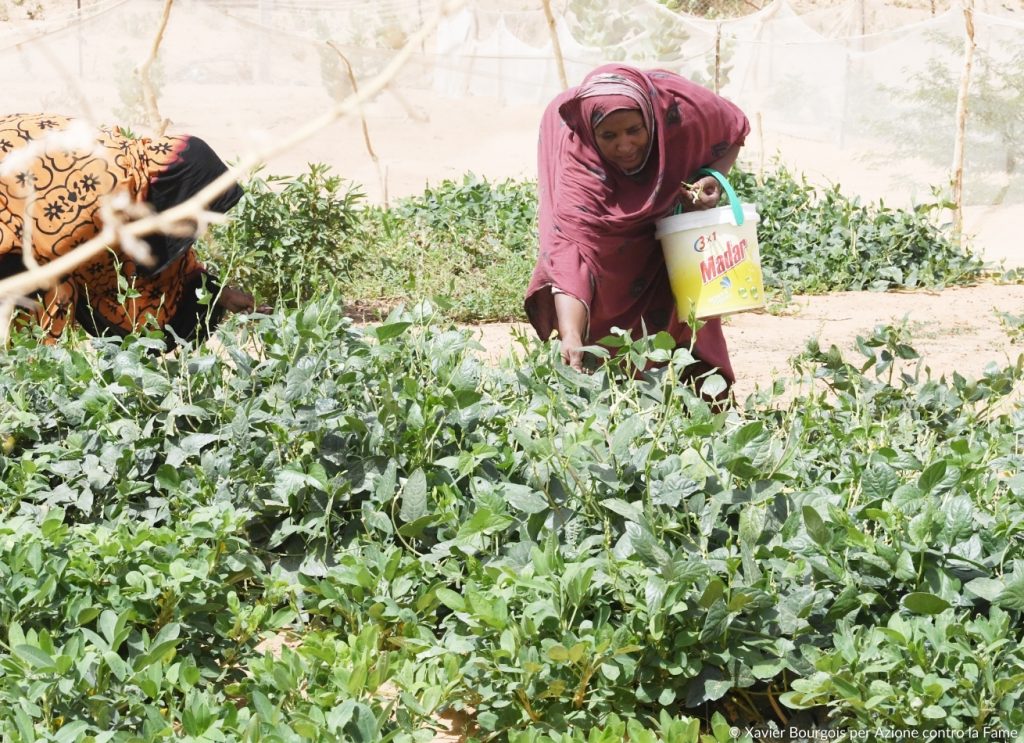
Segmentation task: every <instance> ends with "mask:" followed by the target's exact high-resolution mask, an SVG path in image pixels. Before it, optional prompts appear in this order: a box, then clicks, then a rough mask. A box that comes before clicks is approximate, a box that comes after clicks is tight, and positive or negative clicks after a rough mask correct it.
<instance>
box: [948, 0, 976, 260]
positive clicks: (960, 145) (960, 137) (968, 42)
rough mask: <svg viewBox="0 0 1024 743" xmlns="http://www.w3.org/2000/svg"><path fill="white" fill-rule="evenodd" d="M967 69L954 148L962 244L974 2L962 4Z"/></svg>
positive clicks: (956, 217)
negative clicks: (965, 151)
mask: <svg viewBox="0 0 1024 743" xmlns="http://www.w3.org/2000/svg"><path fill="white" fill-rule="evenodd" d="M963 9H964V34H965V36H964V68H963V71H962V72H961V73H960V92H959V93H958V94H957V98H956V142H955V144H954V145H953V204H954V212H953V234H954V235H956V236H957V239H959V240H961V242H962V241H963V225H964V149H965V146H964V145H965V140H966V138H967V100H968V92H969V91H970V87H971V65H972V63H973V61H974V47H975V46H976V45H975V42H974V0H963Z"/></svg>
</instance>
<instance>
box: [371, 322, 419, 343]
mask: <svg viewBox="0 0 1024 743" xmlns="http://www.w3.org/2000/svg"><path fill="white" fill-rule="evenodd" d="M411 325H412V323H411V322H393V323H390V324H388V325H379V326H377V327H376V328H374V329H373V334H374V335H375V336H376V337H377V340H381V341H388V340H391V339H392V338H397V337H398V336H400V335H401V334H402V333H404V332H405V331H406V330H408V329H409V327H410V326H411Z"/></svg>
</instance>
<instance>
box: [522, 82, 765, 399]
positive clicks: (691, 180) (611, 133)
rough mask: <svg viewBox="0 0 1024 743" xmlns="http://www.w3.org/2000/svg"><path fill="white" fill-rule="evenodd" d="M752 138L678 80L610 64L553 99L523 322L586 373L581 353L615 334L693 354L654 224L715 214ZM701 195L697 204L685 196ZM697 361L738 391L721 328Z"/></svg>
mask: <svg viewBox="0 0 1024 743" xmlns="http://www.w3.org/2000/svg"><path fill="white" fill-rule="evenodd" d="M749 130H750V124H749V122H748V121H747V117H746V116H745V115H744V114H743V112H742V111H740V109H739V108H737V107H736V106H735V105H734V104H732V103H730V102H729V101H727V100H725V99H724V98H721V97H719V96H718V95H716V94H715V93H713V92H711V91H710V90H708V89H707V88H704V87H702V86H700V85H697V84H696V83H693V82H691V81H689V80H686V79H685V78H682V77H680V76H679V75H676V74H674V73H671V72H666V71H662V70H652V71H648V72H642V71H640V70H636V69H633V68H631V67H626V66H623V65H605V66H603V67H599V68H598V69H596V70H594V71H593V72H591V73H590V74H589V75H588V76H587V77H586V79H585V80H584V81H583V84H582V85H580V86H578V87H575V88H570V89H569V90H567V91H565V92H564V93H562V94H560V95H559V96H557V97H556V98H555V100H554V101H552V102H551V104H550V105H549V106H548V108H547V110H546V111H545V113H544V116H543V118H542V120H541V127H540V143H539V158H538V161H539V162H538V170H539V173H538V175H539V178H538V187H539V195H540V214H539V231H540V252H539V255H538V258H537V265H536V267H535V268H534V272H533V277H532V279H531V281H530V285H529V288H528V290H527V294H526V302H525V305H526V313H527V316H528V317H529V319H530V322H531V323H532V324H533V327H534V328H535V329H536V330H537V333H538V334H539V335H540V337H541V338H544V339H548V338H550V337H551V335H552V333H553V332H554V331H555V330H557V331H558V336H559V337H560V339H561V342H562V357H563V359H564V360H565V362H566V363H568V364H570V365H571V366H573V367H574V368H576V369H582V367H583V353H582V351H581V350H580V348H581V346H584V345H587V344H588V343H595V342H597V341H599V340H601V339H602V338H603V337H605V336H607V335H609V334H610V332H611V329H612V328H613V327H617V328H622V329H624V330H629V331H630V332H631V333H632V337H633V338H637V337H639V336H640V335H641V333H642V332H643V331H644V329H646V332H648V333H650V334H654V333H657V332H658V331H662V330H664V331H667V332H668V333H670V334H671V335H672V337H673V338H674V339H675V341H676V344H677V345H679V346H684V347H689V345H690V328H689V326H688V325H687V324H686V322H685V318H683V319H682V320H681V319H680V318H679V317H678V315H677V312H676V306H675V301H674V299H673V296H672V290H671V287H670V285H669V280H668V271H667V269H666V267H665V260H664V258H663V256H662V252H661V246H660V244H659V242H658V241H657V240H656V239H655V236H654V225H655V222H656V221H657V220H658V219H661V218H662V217H664V216H666V215H668V214H671V213H672V212H673V211H674V210H675V209H676V208H677V207H678V206H681V207H682V209H683V210H693V209H708V208H711V207H714V206H717V204H718V200H719V198H720V197H721V186H720V185H719V183H718V181H717V180H715V179H714V178H713V177H712V176H703V177H702V176H700V175H699V173H698V171H699V170H700V169H701V168H705V167H708V168H712V169H714V170H717V171H719V172H721V173H726V172H728V171H729V169H730V168H731V167H732V165H733V163H734V162H735V161H736V157H737V155H738V154H739V150H740V147H741V146H742V145H743V141H744V139H745V138H746V135H747V133H748V132H749ZM683 183H688V184H694V185H696V186H697V188H698V190H697V191H696V193H697V197H696V199H694V198H693V197H692V196H691V195H690V193H689V192H688V191H687V190H686V189H684V188H683V187H682V184H683ZM693 352H694V356H695V357H696V358H697V359H698V360H699V361H700V362H702V363H701V364H700V365H699V366H700V367H702V369H700V370H697V369H694V370H691V371H694V372H700V371H705V370H707V369H711V368H715V369H717V370H718V373H719V374H721V375H722V376H723V377H724V378H725V379H726V380H727V381H728V383H729V384H730V385H731V384H732V383H733V382H734V381H735V377H734V375H733V370H732V365H731V364H730V363H729V351H728V348H727V347H726V343H725V337H724V336H723V335H722V326H721V322H720V320H718V319H711V320H707V321H706V322H705V323H704V325H703V326H702V327H701V328H700V330H699V331H698V333H697V340H696V343H695V345H694V349H693Z"/></svg>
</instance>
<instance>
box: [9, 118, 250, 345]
mask: <svg viewBox="0 0 1024 743" xmlns="http://www.w3.org/2000/svg"><path fill="white" fill-rule="evenodd" d="M0 157H2V160H0V279H2V278H6V277H8V276H11V275H13V274H15V273H18V272H20V271H23V270H25V266H24V261H23V256H22V252H23V250H24V245H23V236H24V235H25V226H26V221H25V220H26V219H30V220H31V223H30V224H29V227H30V230H29V238H30V240H31V248H32V255H33V256H34V258H35V260H36V261H37V262H38V263H40V264H43V263H47V262H48V261H51V260H53V259H54V258H57V257H59V256H62V255H64V254H66V253H67V252H68V251H71V250H73V249H74V248H75V247H76V246H78V245H81V244H82V243H84V242H86V241H87V240H89V239H91V238H93V237H95V236H96V235H97V234H98V232H99V231H100V229H101V228H102V222H101V218H100V206H101V202H102V201H103V200H104V199H105V198H106V197H108V196H112V195H114V194H117V193H119V192H123V193H126V194H127V195H128V196H129V197H130V199H131V201H133V202H137V203H145V204H148V205H149V206H151V207H152V208H153V210H155V211H158V212H159V211H163V210H164V209H167V208H169V207H172V206H175V205H176V204H180V203H182V202H183V201H185V200H187V199H188V198H190V197H191V196H193V195H194V194H196V193H198V192H199V191H200V190H202V188H203V187H205V186H206V185H208V184H209V183H210V182H212V181H213V180H214V179H215V178H217V177H218V176H220V175H221V174H222V173H224V172H226V170H227V166H226V165H225V164H224V163H223V162H222V161H221V159H220V158H219V157H218V156H217V155H216V153H214V152H213V150H212V149H210V147H209V145H207V144H206V142H204V141H203V140H201V139H199V138H198V137H190V136H166V137H159V138H153V139H148V138H142V137H135V136H133V135H131V134H130V133H127V132H125V131H123V130H119V129H113V128H100V129H98V130H96V129H90V128H87V127H86V126H85V125H84V124H83V123H82V122H78V121H75V120H73V119H69V118H67V117H64V116H57V115H49V114H17V115H13V116H6V117H0ZM241 196H242V190H241V189H240V188H239V187H238V186H237V185H232V187H231V188H230V189H228V190H227V191H225V192H224V193H222V194H221V195H220V196H219V197H218V198H217V199H215V200H214V201H213V202H212V203H210V204H209V205H208V206H207V209H208V210H209V211H214V212H220V213H224V212H226V211H227V210H228V209H230V208H231V207H232V206H234V205H235V204H236V203H237V202H238V200H239V199H240V198H241ZM143 239H144V240H145V241H146V242H147V243H148V246H149V250H150V253H151V258H152V260H151V261H150V262H149V263H147V264H142V263H139V262H137V261H136V260H134V259H132V258H131V257H129V256H127V255H125V254H123V253H122V252H121V251H120V250H119V249H118V248H116V247H115V248H112V249H110V250H107V251H105V252H104V253H102V254H101V255H99V256H98V257H96V258H94V259H92V260H91V261H88V262H86V263H85V264H83V265H79V266H78V267H77V268H75V269H74V270H72V272H71V273H69V274H67V275H65V276H64V277H62V279H61V281H60V282H59V283H58V284H57V285H56V286H53V287H52V288H50V289H48V290H45V291H41V292H40V293H39V296H37V297H36V299H37V300H38V303H37V304H36V305H35V312H34V314H35V317H36V319H37V320H38V322H39V324H40V326H41V327H42V328H43V329H44V330H45V331H46V333H47V334H48V335H49V337H50V339H56V338H57V337H59V336H60V334H61V333H62V332H63V330H64V328H65V327H66V326H67V325H68V324H69V323H73V322H77V323H79V324H80V325H81V326H82V327H83V328H84V329H85V330H87V331H88V332H90V333H92V334H94V335H101V334H105V333H115V334H118V335H126V334H128V333H132V332H135V331H138V330H140V329H141V328H142V327H143V326H144V325H145V324H147V323H148V322H154V323H155V324H156V325H157V326H158V327H160V328H163V329H164V330H168V329H169V330H172V331H173V333H170V332H169V333H168V334H167V343H168V346H169V347H173V346H174V345H175V343H176V341H175V338H174V335H175V334H176V335H178V336H180V337H181V338H183V339H186V340H196V339H201V338H203V337H205V335H206V334H207V333H208V332H209V330H210V329H212V328H213V327H216V325H217V324H218V323H219V322H220V321H221V320H222V319H223V316H224V313H225V312H251V311H252V309H253V300H252V297H251V296H250V295H249V294H247V293H246V292H243V291H241V290H239V289H233V288H230V287H221V286H219V285H218V283H217V281H216V280H215V279H214V278H213V277H212V276H211V275H210V274H209V273H208V272H207V270H206V269H205V267H204V266H203V264H202V263H200V262H199V261H198V260H197V258H196V255H195V251H194V249H193V244H194V242H195V236H194V235H184V236H178V235H165V234H153V235H147V236H146V237H144V238H143ZM204 284H205V285H206V287H207V289H208V290H209V291H210V293H211V294H212V295H213V296H214V297H216V301H215V302H213V303H212V304H211V305H210V306H208V307H207V306H203V305H201V304H199V301H198V294H197V292H198V290H199V289H200V287H201V286H203V285H204Z"/></svg>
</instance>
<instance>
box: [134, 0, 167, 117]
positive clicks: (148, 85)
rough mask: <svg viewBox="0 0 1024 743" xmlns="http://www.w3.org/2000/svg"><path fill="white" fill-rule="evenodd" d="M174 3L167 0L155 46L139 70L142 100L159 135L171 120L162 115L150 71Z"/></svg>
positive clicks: (154, 42) (155, 38)
mask: <svg viewBox="0 0 1024 743" xmlns="http://www.w3.org/2000/svg"><path fill="white" fill-rule="evenodd" d="M172 5H174V0H165V2H164V12H163V17H162V18H161V19H160V26H159V27H158V28H157V30H156V36H155V37H154V38H153V48H152V49H150V51H149V57H148V58H147V59H146V61H145V62H143V63H142V66H141V67H139V70H138V73H139V80H140V81H141V82H142V100H143V103H144V104H145V106H146V116H147V117H148V118H149V126H150V128H152V129H153V131H155V132H157V136H163V134H164V132H165V131H166V130H167V125H168V124H169V123H170V122H169V121H168V120H167V119H165V118H163V117H161V116H160V109H159V108H158V107H157V101H156V88H155V87H154V86H153V78H152V76H151V75H150V71H151V70H152V68H153V64H154V63H155V62H156V55H157V54H158V53H159V52H160V42H161V41H163V38H164V32H165V31H166V30H167V21H168V20H169V19H170V17H171V6H172Z"/></svg>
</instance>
